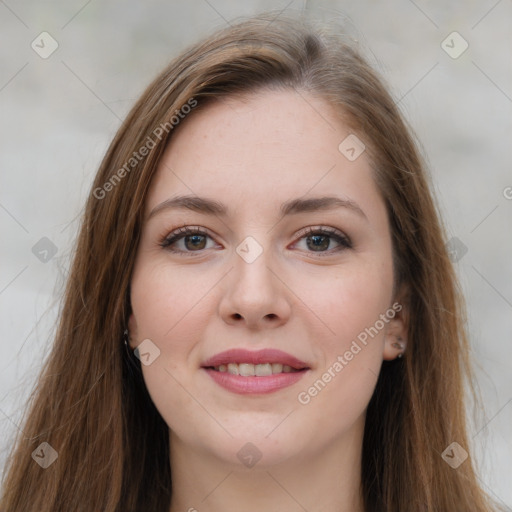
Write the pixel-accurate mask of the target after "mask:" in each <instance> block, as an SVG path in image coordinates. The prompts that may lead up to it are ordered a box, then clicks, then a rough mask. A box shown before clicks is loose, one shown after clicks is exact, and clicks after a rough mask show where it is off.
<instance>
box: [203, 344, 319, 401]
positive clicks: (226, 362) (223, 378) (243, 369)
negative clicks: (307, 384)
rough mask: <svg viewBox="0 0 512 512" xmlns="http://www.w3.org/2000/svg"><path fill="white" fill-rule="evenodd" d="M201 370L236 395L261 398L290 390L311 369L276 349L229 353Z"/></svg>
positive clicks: (239, 350)
mask: <svg viewBox="0 0 512 512" xmlns="http://www.w3.org/2000/svg"><path fill="white" fill-rule="evenodd" d="M201 368H202V369H203V370H205V371H206V372H207V373H208V375H209V376H210V377H211V378H212V379H213V380H214V382H216V383H217V384H219V385H220V386H221V387H223V388H225V389H227V390H229V391H232V392H234V393H239V394H263V393H271V392H273V391H277V390H279V389H282V388H284V387H288V386H291V385H292V384H294V383H296V382H297V381H298V380H300V379H301V378H302V377H303V376H304V374H305V373H306V372H307V371H308V370H310V367H309V366H308V365H307V364H306V363H304V362H302V361H300V360H299V359H297V358H296V357H294V356H292V355H290V354H287V353H286V352H282V351H280V350H275V349H264V350H260V351H248V350H243V349H234V350H228V351H226V352H222V353H220V354H217V355H216V356H214V357H212V358H210V359H208V360H207V361H205V362H204V363H203V364H202V366H201Z"/></svg>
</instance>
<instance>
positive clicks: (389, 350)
mask: <svg viewBox="0 0 512 512" xmlns="http://www.w3.org/2000/svg"><path fill="white" fill-rule="evenodd" d="M391 309H392V310H393V311H394V312H395V316H394V317H393V318H392V319H390V320H389V323H388V325H387V329H386V334H385V336H384V353H383V359H384V360H386V361H391V360H393V359H396V358H397V357H398V356H401V355H402V354H404V353H405V351H406V348H407V341H408V340H407V332H408V327H409V287H408V286H407V285H401V286H400V289H399V290H398V292H397V293H396V294H395V298H394V300H393V303H392V306H391Z"/></svg>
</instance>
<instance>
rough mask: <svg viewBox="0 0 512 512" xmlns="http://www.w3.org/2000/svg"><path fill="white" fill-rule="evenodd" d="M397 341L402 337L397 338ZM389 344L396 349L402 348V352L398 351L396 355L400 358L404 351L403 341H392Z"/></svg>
mask: <svg viewBox="0 0 512 512" xmlns="http://www.w3.org/2000/svg"><path fill="white" fill-rule="evenodd" d="M398 340H399V341H402V338H398ZM391 346H392V347H393V348H396V349H398V350H402V352H400V353H399V354H398V356H397V358H398V359H400V358H402V357H403V355H404V353H403V350H404V344H403V343H398V342H395V343H392V344H391Z"/></svg>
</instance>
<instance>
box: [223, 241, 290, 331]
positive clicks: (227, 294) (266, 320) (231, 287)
mask: <svg viewBox="0 0 512 512" xmlns="http://www.w3.org/2000/svg"><path fill="white" fill-rule="evenodd" d="M267 252H269V251H263V253H262V254H261V255H260V256H259V257H258V258H257V259H256V260H255V261H252V262H250V263H249V262H247V261H245V260H244V259H243V258H242V257H240V256H239V255H238V254H236V253H235V254H234V255H233V258H234V268H233V269H232V270H231V272H229V273H228V276H227V279H226V280H225V281H224V287H225V288H224V290H225V291H224V294H223V297H222V299H221V301H220V304H219V314H220V316H221V318H222V319H223V320H224V321H225V322H226V323H227V324H230V325H243V326H245V327H246V328H248V329H251V330H261V329H265V328H275V327H279V326H281V325H283V324H285V323H286V322H287V321H288V319H289V318H290V313H291V303H290V300H289V299H290V296H289V295H290V291H289V288H287V286H286V283H285V280H284V279H283V278H282V276H280V275H279V271H278V269H277V265H276V264H275V260H274V264H273V261H272V258H270V257H269V255H268V254H266V253H267Z"/></svg>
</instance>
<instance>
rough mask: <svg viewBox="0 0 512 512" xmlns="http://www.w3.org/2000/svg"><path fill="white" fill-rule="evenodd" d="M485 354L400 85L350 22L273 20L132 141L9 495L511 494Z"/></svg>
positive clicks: (147, 507) (190, 501)
mask: <svg viewBox="0 0 512 512" xmlns="http://www.w3.org/2000/svg"><path fill="white" fill-rule="evenodd" d="M469 372H470V368H469V363H468V345H467V340H466V335H465V332H464V323H463V308H462V303H461V299H460V297H459V294H458V289H457V284H456V280H455V276H454V272H453V269H452V266H451V263H450V260H449V258H448V255H447V252H446V249H445V246H444V234H443V231H442V228H441V223H440V220H439V216H438V213H437V210H436V207H435V205H434V202H433V199H432V196H431V193H430V192H429V183H428V179H427V176H426V174H425V171H424V169H423V164H422V162H421V160H420V157H419V154H418V151H417V149H416V147H415V144H414V142H413V139H412V137H411V135H410V134H409V130H408V128H407V127H406V125H405V123H404V121H403V120H402V118H401V116H400V114H399V112H398V110H397V108H396V106H395V104H394V102H393V100H392V98H391V97H390V96H389V94H388V93H387V91H386V90H385V88H384V87H383V85H382V83H381V81H380V80H379V78H378V77H377V76H376V74H375V73H374V71H373V70H372V69H371V68H370V67H369V66H368V64H367V63H366V62H365V61H364V60H363V59H362V58H361V56H359V54H358V53H357V52H356V50H354V49H353V48H352V47H351V46H350V45H348V44H347V43H346V42H344V40H343V38H342V37H339V36H336V35H333V34H330V33H328V32H327V31H325V32H322V31H320V30H317V29H315V28H313V27H310V26H309V24H308V23H307V22H306V21H304V20H296V19H292V18H283V17H280V18H278V19H273V18H272V17H269V16H260V17H258V18H254V19H251V20H248V21H245V22H242V23H239V24H237V25H234V26H231V27H230V28H228V29H226V30H223V31H220V32H218V33H216V34H214V35H212V36H211V37H209V38H208V39H206V40H204V41H203V42H201V43H199V44H197V45H196V46H194V47H192V48H190V49H188V50H187V51H186V52H184V53H183V54H182V55H181V56H180V57H178V58H177V59H176V60H174V61H173V62H172V63H171V64H170V65H169V66H168V67H167V68H166V69H165V70H164V71H163V72H162V73H161V74H160V76H159V77H157V79H156V80H155V81H154V82H153V83H152V84H151V85H150V86H149V87H148V89H147V90H146V91H145V92H144V94H143V95H142V97H141V98H140V99H139V101H138V102H137V104H136V105H135V107H134V108H133V109H132V111H131V112H130V114H129V115H128V117H127V119H126V121H125V122H124V123H123V126H122V127H121V128H120V130H119V132H118V133H117V135H116V137H115V139H114V141H113V142H112V144H111V146H110V148H109V150H108V151H107V154H106V156H105V158H104V160H103V162H102V165H101V167H100V169H99V171H98V174H97V176H96V179H95V182H94V184H93V188H92V190H91V194H90V196H89V199H88V202H87V207H86V212H85V216H84V220H83V224H82V229H81V232H80V235H79V239H78V244H77V247H76V254H75V257H74V263H73V266H72V270H71V273H70V278H69V283H68V286H67V291H66V295H65V302H64V306H63V310H62V314H61V320H60V324H59V329H58V332H57V335H56V339H55V345H54V348H53V351H52V354H51V355H50V357H49V359H48V363H47V365H46V367H45V370H44V372H43V373H42V375H41V377H40V380H39V386H38V388H37V391H36V393H35V394H34V396H33V401H32V405H31V408H30V412H29V415H28V417H27V421H26V424H25V426H24V427H23V431H24V433H25V437H21V438H20V439H19V441H18V444H17V446H16V447H15V450H14V451H13V454H12V458H11V460H10V467H9V471H8V473H7V476H6V479H5V482H4V491H3V493H4V494H3V498H2V501H1V502H0V509H1V510H2V511H6V512H7V511H9V512H11V511H27V510H38V511H44V512H46V511H48V512H49V511H56V510H66V511H71V510H87V511H92V510H95V511H96V510H97V511H99V510H101V511H112V512H113V511H118V512H121V511H122V512H126V511H162V512H164V511H165V512H169V511H171V512H178V511H180V510H189V511H193V510H198V511H206V510H208V511H230V510H241V509H242V510H276V511H284V510H286V511H295V510H309V511H313V510H322V511H325V512H327V511H345V512H348V511H350V512H355V511H357V512H363V511H364V512H382V511H388V512H391V511H392V512H395V511H407V512H409V511H418V512H423V511H424V512H434V511H435V512H439V511H449V512H451V511H459V510H460V511H472V512H483V511H490V510H496V509H495V508H492V507H493V505H492V504H491V503H490V500H488V498H487V497H486V496H485V494H484V492H483V491H482V490H481V489H480V487H479V485H478V482H477V477H476V475H475V470H474V468H473V465H472V461H471V458H470V457H468V451H469V446H468V439H467V435H466V427H465V408H464V402H463V396H464V383H465V382H466V381H465V379H466V378H467V377H468V376H469V375H470V373H469ZM467 382H470V381H469V380H468V381H467Z"/></svg>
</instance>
